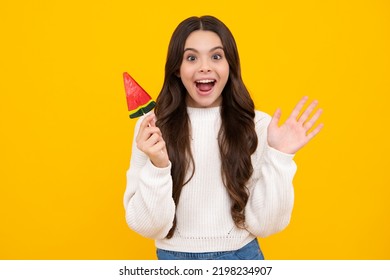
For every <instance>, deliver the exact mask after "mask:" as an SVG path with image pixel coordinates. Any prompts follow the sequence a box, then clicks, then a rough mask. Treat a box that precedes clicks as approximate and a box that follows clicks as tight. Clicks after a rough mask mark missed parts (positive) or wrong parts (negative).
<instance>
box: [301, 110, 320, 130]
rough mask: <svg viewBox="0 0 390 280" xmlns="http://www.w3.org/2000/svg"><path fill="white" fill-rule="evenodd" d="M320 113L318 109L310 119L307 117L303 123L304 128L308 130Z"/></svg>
mask: <svg viewBox="0 0 390 280" xmlns="http://www.w3.org/2000/svg"><path fill="white" fill-rule="evenodd" d="M321 114H322V109H318V110H317V112H316V113H315V114H314V115H313V117H312V118H311V119H309V120H308V121H307V122H306V123H305V124H304V128H305V129H306V130H310V129H311V128H312V127H313V125H314V124H315V122H316V121H317V120H318V119H319V117H320V116H321Z"/></svg>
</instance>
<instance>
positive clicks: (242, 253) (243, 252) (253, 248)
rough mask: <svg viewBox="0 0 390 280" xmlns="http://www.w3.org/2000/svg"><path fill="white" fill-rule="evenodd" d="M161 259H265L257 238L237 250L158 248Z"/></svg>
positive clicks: (158, 256)
mask: <svg viewBox="0 0 390 280" xmlns="http://www.w3.org/2000/svg"><path fill="white" fill-rule="evenodd" d="M157 258H158V259H159V260H264V256H263V253H262V252H261V249H260V246H259V243H258V241H257V239H256V238H255V239H253V240H252V241H251V242H249V243H248V244H247V245H245V246H244V247H242V248H241V249H238V250H235V251H222V252H208V253H187V252H176V251H167V250H163V249H157Z"/></svg>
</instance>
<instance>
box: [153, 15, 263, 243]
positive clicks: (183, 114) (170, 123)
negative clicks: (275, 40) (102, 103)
mask: <svg viewBox="0 0 390 280" xmlns="http://www.w3.org/2000/svg"><path fill="white" fill-rule="evenodd" d="M197 30H207V31H212V32H215V33H216V34H217V35H218V36H219V37H220V39H221V42H222V45H223V48H224V53H225V57H226V59H227V61H228V64H229V78H228V81H227V83H226V86H225V88H224V89H223V91H222V104H221V119H222V122H221V128H220V130H219V133H218V144H219V151H220V155H221V163H222V165H221V166H222V168H221V173H222V174H221V176H222V179H223V183H224V185H225V187H226V189H227V192H228V194H229V197H230V200H231V215H232V219H233V221H234V223H235V224H236V226H237V227H240V228H245V211H244V210H245V205H246V204H247V201H248V197H249V192H248V189H247V187H246V183H247V182H248V180H249V178H250V177H251V175H252V173H253V166H252V161H251V155H252V154H253V153H254V151H255V150H256V147H257V141H258V140H257V135H256V132H255V125H254V117H255V110H254V103H253V100H252V98H251V97H250V94H249V92H248V90H247V88H246V87H245V85H244V82H243V80H242V77H241V67H240V59H239V55H238V50H237V46H236V42H235V40H234V37H233V35H232V33H231V32H230V30H229V29H228V28H227V27H226V25H225V24H224V23H223V22H221V21H220V20H219V19H217V18H215V17H212V16H202V17H190V18H187V19H185V20H184V21H182V22H181V23H180V24H179V25H178V26H177V28H176V29H175V31H174V32H173V34H172V37H171V40H170V43H169V46H168V54H167V60H166V64H165V76H164V83H163V86H162V89H161V91H160V94H159V95H158V98H157V100H156V108H155V114H156V117H157V123H156V125H157V126H158V127H159V128H160V130H161V132H162V135H163V138H164V140H165V142H166V145H167V150H168V154H169V159H170V161H171V163H172V170H171V176H172V182H173V192H172V197H173V199H174V201H175V203H176V205H178V203H179V199H180V193H181V191H182V188H183V187H184V186H185V185H186V184H187V183H188V182H189V181H190V180H191V178H192V176H193V175H194V172H195V163H194V159H193V155H192V151H191V142H190V133H191V132H190V120H189V116H188V114H187V107H186V95H187V91H186V89H185V87H184V85H183V83H182V81H181V79H180V78H179V77H178V76H177V73H179V71H180V66H181V63H182V60H183V55H184V45H185V42H186V39H187V38H188V36H189V35H190V34H191V33H192V32H194V31H197ZM191 167H192V168H191ZM190 169H191V170H192V171H189V170H190ZM188 173H190V174H188ZM175 228H176V217H175V219H174V221H173V226H172V228H171V230H170V231H169V233H168V235H167V238H171V237H172V236H173V234H174V231H175Z"/></svg>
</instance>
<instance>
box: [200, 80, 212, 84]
mask: <svg viewBox="0 0 390 280" xmlns="http://www.w3.org/2000/svg"><path fill="white" fill-rule="evenodd" d="M214 81H215V80H199V81H196V82H197V83H202V84H207V83H213V82H214Z"/></svg>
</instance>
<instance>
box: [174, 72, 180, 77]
mask: <svg viewBox="0 0 390 280" xmlns="http://www.w3.org/2000/svg"><path fill="white" fill-rule="evenodd" d="M175 75H176V77H178V78H179V79H180V72H179V71H176V73H175Z"/></svg>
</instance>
